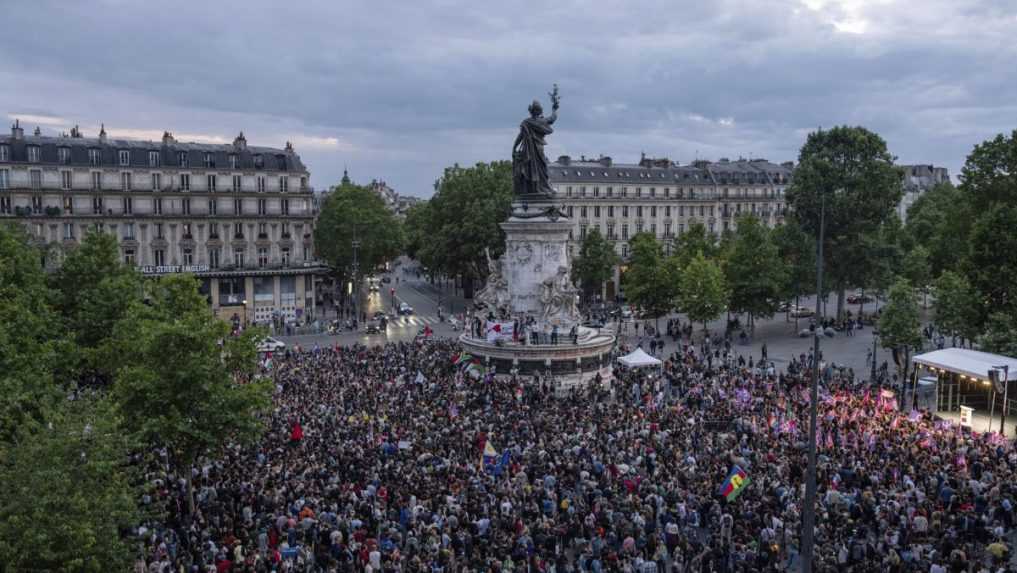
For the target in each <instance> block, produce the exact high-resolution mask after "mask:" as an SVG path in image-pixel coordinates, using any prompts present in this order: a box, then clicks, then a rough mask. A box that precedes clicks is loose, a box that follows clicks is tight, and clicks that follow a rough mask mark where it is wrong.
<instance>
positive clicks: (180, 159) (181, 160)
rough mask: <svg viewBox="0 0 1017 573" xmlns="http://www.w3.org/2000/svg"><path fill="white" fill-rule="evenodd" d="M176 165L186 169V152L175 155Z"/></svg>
mask: <svg viewBox="0 0 1017 573" xmlns="http://www.w3.org/2000/svg"><path fill="white" fill-rule="evenodd" d="M177 165H179V166H180V167H187V152H186V151H181V152H179V153H177Z"/></svg>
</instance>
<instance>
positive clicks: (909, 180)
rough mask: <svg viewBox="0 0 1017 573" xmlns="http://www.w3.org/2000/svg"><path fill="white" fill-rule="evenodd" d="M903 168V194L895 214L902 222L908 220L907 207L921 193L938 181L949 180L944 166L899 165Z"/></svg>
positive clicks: (909, 206)
mask: <svg viewBox="0 0 1017 573" xmlns="http://www.w3.org/2000/svg"><path fill="white" fill-rule="evenodd" d="M900 168H901V169H903V170H904V174H903V177H904V182H903V183H904V195H903V196H902V197H901V199H900V203H898V204H897V215H898V216H899V217H900V220H901V222H902V223H906V222H907V220H908V209H910V208H911V205H913V204H914V202H915V201H917V200H918V198H919V197H921V196H922V194H923V193H925V192H926V191H928V190H929V189H932V188H933V187H935V186H936V185H939V184H940V183H949V182H950V173H949V172H948V171H947V169H946V167H936V166H935V165H901V166H900Z"/></svg>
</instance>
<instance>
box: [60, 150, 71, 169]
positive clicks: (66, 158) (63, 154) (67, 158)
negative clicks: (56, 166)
mask: <svg viewBox="0 0 1017 573" xmlns="http://www.w3.org/2000/svg"><path fill="white" fill-rule="evenodd" d="M57 160H58V161H60V163H63V164H64V165H66V164H68V163H70V162H71V148H70V147H58V148H57Z"/></svg>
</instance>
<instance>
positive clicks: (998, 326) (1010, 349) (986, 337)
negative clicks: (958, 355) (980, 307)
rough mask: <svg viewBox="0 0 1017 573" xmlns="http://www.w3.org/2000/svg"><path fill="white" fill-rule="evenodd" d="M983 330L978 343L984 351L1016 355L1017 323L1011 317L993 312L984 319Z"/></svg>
mask: <svg viewBox="0 0 1017 573" xmlns="http://www.w3.org/2000/svg"><path fill="white" fill-rule="evenodd" d="M984 330H985V332H984V334H982V335H981V336H980V337H979V338H978V344H979V346H981V348H982V350H984V351H985V352H992V353H995V354H1002V355H1004V356H1017V324H1015V323H1014V320H1013V317H1012V316H1010V315H1009V314H1006V313H1003V312H994V313H991V314H990V315H989V318H988V319H987V320H986V321H985V328H984Z"/></svg>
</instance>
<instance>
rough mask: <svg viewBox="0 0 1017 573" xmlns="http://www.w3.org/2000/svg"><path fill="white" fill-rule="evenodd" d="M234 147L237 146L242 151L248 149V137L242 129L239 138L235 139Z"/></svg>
mask: <svg viewBox="0 0 1017 573" xmlns="http://www.w3.org/2000/svg"><path fill="white" fill-rule="evenodd" d="M233 147H236V148H237V149H240V150H241V151H242V150H244V149H247V138H246V137H244V132H243V131H241V132H240V135H238V136H237V138H236V139H234V140H233Z"/></svg>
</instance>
